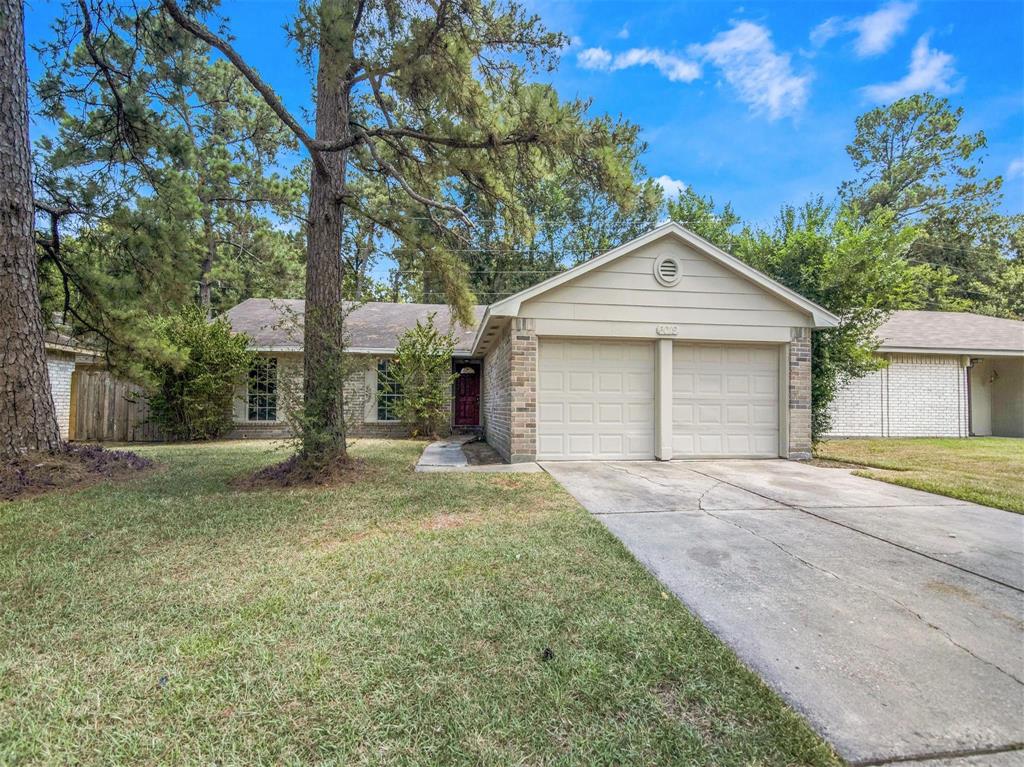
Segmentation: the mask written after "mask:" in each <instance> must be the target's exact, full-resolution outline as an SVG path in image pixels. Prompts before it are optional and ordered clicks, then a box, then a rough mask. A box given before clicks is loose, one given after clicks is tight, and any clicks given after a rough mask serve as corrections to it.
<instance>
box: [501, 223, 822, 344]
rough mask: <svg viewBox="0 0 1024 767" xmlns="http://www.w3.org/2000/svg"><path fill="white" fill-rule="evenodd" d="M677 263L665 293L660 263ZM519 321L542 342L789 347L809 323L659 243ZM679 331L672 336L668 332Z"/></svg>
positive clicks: (533, 307) (550, 297) (556, 293)
mask: <svg viewBox="0 0 1024 767" xmlns="http://www.w3.org/2000/svg"><path fill="white" fill-rule="evenodd" d="M662 255H672V256H674V257H675V258H677V259H678V260H679V265H680V271H681V274H682V279H681V280H680V282H679V283H678V284H677V285H675V286H673V287H666V286H663V285H662V284H661V283H659V282H658V281H657V280H656V279H655V277H654V265H655V259H657V258H658V257H660V256H662ZM519 316H520V317H528V318H532V319H535V320H537V325H536V327H537V334H538V335H540V336H544V335H569V336H598V337H600V336H605V337H627V338H655V337H657V336H658V335H659V333H658V326H662V325H670V326H674V328H671V329H665V328H663V329H662V330H663V332H662V335H664V334H666V332H668V333H669V334H671V335H673V336H674V337H676V338H692V339H714V340H736V341H744V340H749V341H766V342H772V341H777V342H784V341H787V340H788V339H789V333H790V328H792V327H805V326H809V325H810V321H811V320H810V317H809V316H808V315H807V314H806V313H804V312H803V311H801V310H798V309H797V308H795V307H793V306H791V305H790V304H788V303H786V302H785V301H783V300H781V299H779V298H777V297H776V296H773V295H770V294H769V293H767V292H765V291H764V290H763V289H762V288H760V287H758V286H757V285H755V284H754V283H752V282H750V281H749V280H747V279H745V278H743V277H741V276H739V275H737V274H735V273H733V272H732V271H730V270H729V269H727V268H726V267H724V266H722V265H721V264H718V263H717V262H715V261H712V260H711V259H708V258H707V257H705V256H703V255H701V254H699V253H697V252H696V251H694V250H692V249H690V248H689V247H687V246H686V245H683V244H682V243H679V242H677V241H674V240H669V239H666V240H661V241H658V242H655V243H652V244H651V245H648V246H646V247H644V248H641V249H640V250H638V251H636V253H633V254H631V255H628V256H624V257H622V258H619V259H617V260H615V261H613V262H611V263H610V264H608V265H607V266H604V267H601V268H599V269H596V270H594V271H592V272H589V273H587V274H584V275H582V276H580V277H579V278H577V279H575V280H572V281H571V282H569V283H567V284H565V285H562V286H561V287H558V288H554V289H553V290H550V291H548V292H547V293H545V294H543V295H541V296H538V297H537V298H535V299H533V300H531V301H527V302H526V303H524V304H523V306H522V308H521V310H520V315H519ZM672 330H674V333H672V332H671V331H672Z"/></svg>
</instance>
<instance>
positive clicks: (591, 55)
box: [576, 48, 612, 69]
mask: <svg viewBox="0 0 1024 767" xmlns="http://www.w3.org/2000/svg"><path fill="white" fill-rule="evenodd" d="M576 63H577V64H578V65H579V66H581V67H583V69H610V68H611V65H612V55H611V54H610V53H608V51H606V50H605V49H604V48H586V49H584V50H582V51H580V52H579V53H578V54H576Z"/></svg>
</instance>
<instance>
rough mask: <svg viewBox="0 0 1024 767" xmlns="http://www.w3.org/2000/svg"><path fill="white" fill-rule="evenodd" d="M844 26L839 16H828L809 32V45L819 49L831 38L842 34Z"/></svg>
mask: <svg viewBox="0 0 1024 767" xmlns="http://www.w3.org/2000/svg"><path fill="white" fill-rule="evenodd" d="M845 26H846V25H845V23H844V22H843V19H842V17H841V16H829V17H828V18H827V19H825V20H824V21H823V22H821V23H820V24H819V25H818V26H816V27H815V28H814V29H812V30H811V45H813V46H814V47H815V48H820V47H821V46H823V45H824V44H825V43H827V42H828V41H829V40H831V39H832V38H833V37H838V36H839V35H840V34H842V32H843V29H844V27H845Z"/></svg>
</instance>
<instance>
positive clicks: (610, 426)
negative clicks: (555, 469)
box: [537, 338, 654, 461]
mask: <svg viewBox="0 0 1024 767" xmlns="http://www.w3.org/2000/svg"><path fill="white" fill-rule="evenodd" d="M538 354H539V359H538V364H537V373H538V381H537V389H538V392H537V458H538V459H540V460H549V461H550V460H587V459H603V460H613V459H626V458H653V457H654V345H653V344H651V343H632V342H619V341H575V340H556V339H545V338H542V339H540V348H539V350H538Z"/></svg>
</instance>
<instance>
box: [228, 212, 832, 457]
mask: <svg viewBox="0 0 1024 767" xmlns="http://www.w3.org/2000/svg"><path fill="white" fill-rule="evenodd" d="M302 306H303V305H302V302H301V301H276V300H271V299H250V300H248V301H245V302H243V303H241V304H239V305H238V306H236V307H234V308H232V309H231V310H230V311H228V312H227V313H226V316H227V319H228V320H229V321H230V323H231V325H232V327H233V328H234V330H236V331H244V332H246V333H248V334H249V335H250V336H252V338H253V339H254V340H253V347H254V349H255V350H256V351H257V352H258V353H259V355H260V360H259V363H258V364H257V365H256V366H255V367H254V368H253V370H252V371H250V375H249V379H248V381H247V382H245V383H244V384H243V385H241V386H240V388H239V391H238V397H237V405H236V409H235V411H234V417H235V421H236V423H237V427H238V428H237V432H236V435H237V436H243V435H244V436H256V435H276V434H280V433H283V432H284V431H285V429H286V427H285V425H284V423H283V422H282V401H281V398H282V397H283V396H284V395H283V394H282V391H281V383H280V382H281V380H282V376H283V375H284V377H285V378H289V379H291V380H293V381H294V380H295V378H296V376H295V375H294V374H295V373H299V374H300V373H301V355H302V347H301V333H299V332H297V326H298V325H299V324H300V323H301V315H302ZM431 312H436V313H437V315H438V320H439V324H440V325H441V327H447V326H448V323H449V322H450V315H449V313H448V309H447V307H444V306H433V305H422V304H384V303H372V304H365V305H362V306H360V307H358V308H357V309H355V310H354V311H352V312H351V313H350V314H349V316H348V317H347V318H346V332H347V336H348V347H349V351H350V352H352V353H354V354H357V355H361V357H363V358H365V360H366V361H365V364H362V365H360V366H359V369H358V370H357V371H356V372H355V373H353V374H352V375H351V376H350V377H349V379H348V382H347V383H346V385H345V389H346V394H347V396H348V404H347V406H346V409H347V411H348V414H349V416H350V421H352V422H353V427H352V432H353V433H354V434H356V435H359V434H368V435H386V434H396V433H400V432H401V431H402V425H401V424H399V423H397V422H396V421H395V420H394V415H393V412H392V410H391V408H390V403H391V402H392V401H393V399H394V397H396V396H399V394H400V393H399V392H397V391H395V389H394V386H393V385H392V383H391V382H390V381H389V378H388V366H389V364H390V359H391V358H392V357H393V355H394V352H395V346H396V344H397V339H398V337H399V336H400V335H401V333H402V332H404V331H405V330H406V329H408V328H409V327H411V326H412V325H413V324H414V323H415V321H416V319H420V318H423V317H425V316H426V315H427V314H429V313H431ZM476 314H477V318H478V320H477V322H476V324H475V326H474V327H472V328H464V329H460V335H459V337H458V339H459V340H458V350H457V352H456V355H455V358H454V359H453V360H452V364H453V366H454V370H455V371H457V372H458V373H459V377H458V380H457V382H456V384H455V386H454V387H453V394H452V426H453V428H456V429H473V428H477V429H479V430H480V431H481V432H482V433H483V434H484V436H485V437H486V439H487V441H488V442H489V443H490V444H491V445H492V446H493V447H494V448H495V449H496V450H497V451H498V452H499V453H500V454H501V455H502V456H503V457H504V458H505V459H506V460H509V461H513V462H518V461H530V460H591V459H602V460H613V459H653V458H658V459H662V460H669V459H672V458H701V457H709V458H710V457H773V458H774V457H779V456H782V457H787V458H798V459H799V458H807V457H809V456H810V450H811V428H810V405H811V403H810V393H811V350H810V343H811V332H812V331H813V330H814V329H815V328H827V327H834V326H835V325H836V324H837V323H838V320H837V318H836V317H835V316H833V315H832V314H830V313H829V312H827V311H825V310H824V309H822V308H821V307H820V306H817V305H816V304H814V303H812V302H811V301H809V300H807V299H806V298H804V297H803V296H800V295H798V294H797V293H795V292H794V291H792V290H790V289H789V288H787V287H785V286H783V285H781V284H779V283H777V282H775V281H774V280H772V279H770V278H768V277H766V276H765V275H764V274H761V273H760V272H758V271H757V270H756V269H753V268H751V267H750V266H748V265H746V264H744V263H743V262H742V261H739V260H738V259H736V258H734V257H733V256H730V255H729V254H728V253H725V252H724V251H722V250H721V249H720V248H717V247H715V246H714V245H712V244H711V243H709V242H707V241H705V240H703V239H701V238H700V237H698V236H697V235H695V234H693V233H692V232H690V231H688V230H686V229H685V228H683V227H682V226H680V225H678V224H676V223H667V224H663V225H661V226H659V227H657V228H656V229H654V230H652V231H650V232H648V233H647V234H645V235H643V236H641V237H638V238H637V239H635V240H633V241H631V242H628V243H626V244H624V245H622V246H620V247H618V248H615V249H613V250H610V251H608V252H607V253H604V254H603V255H600V256H597V257H596V258H593V259H591V260H590V261H587V262H586V263H583V264H580V265H579V266H576V267H575V268H572V269H569V270H568V271H565V272H562V273H561V274H558V275H557V276H555V277H552V278H551V279H548V280H546V281H544V282H541V283H540V284H538V285H535V286H533V287H531V288H529V289H527V290H524V291H522V292H520V293H517V294H516V295H513V296H511V297H509V298H506V299H504V300H502V301H498V302H496V303H494V304H491V305H489V306H484V307H477V312H476ZM290 318H291V319H290ZM282 328H287V330H282ZM296 339H298V340H296ZM289 371H290V372H291V373H292V374H293V375H290V376H289V375H286V374H287V373H288V372H289Z"/></svg>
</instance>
